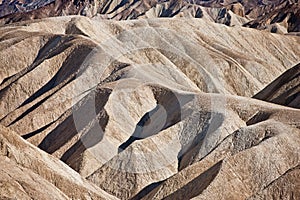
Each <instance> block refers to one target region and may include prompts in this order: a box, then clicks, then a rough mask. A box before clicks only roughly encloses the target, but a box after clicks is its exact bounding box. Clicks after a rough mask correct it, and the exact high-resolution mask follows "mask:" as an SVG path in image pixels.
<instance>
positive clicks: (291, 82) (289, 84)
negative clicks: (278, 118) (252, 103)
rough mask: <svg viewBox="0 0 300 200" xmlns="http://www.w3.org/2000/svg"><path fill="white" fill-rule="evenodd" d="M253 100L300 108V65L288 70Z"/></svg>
mask: <svg viewBox="0 0 300 200" xmlns="http://www.w3.org/2000/svg"><path fill="white" fill-rule="evenodd" d="M253 98H256V99H261V100H264V101H269V102H272V103H277V104H281V105H285V106H290V107H294V108H300V64H298V65H296V66H295V67H293V68H291V69H289V70H287V71H286V72H285V73H283V74H282V75H281V76H279V77H278V78H277V79H276V80H274V81H273V82H272V83H270V84H269V85H268V86H267V87H265V88H264V89H263V90H262V91H260V92H259V93H257V94H256V95H254V96H253Z"/></svg>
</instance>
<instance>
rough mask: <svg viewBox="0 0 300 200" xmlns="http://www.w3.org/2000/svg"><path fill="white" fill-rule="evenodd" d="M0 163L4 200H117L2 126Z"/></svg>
mask: <svg viewBox="0 0 300 200" xmlns="http://www.w3.org/2000/svg"><path fill="white" fill-rule="evenodd" d="M0 163H1V171H0V173H1V176H0V185H1V187H0V198H1V199H32V198H34V199H36V198H38V199H49V198H51V199H91V198H93V199H116V198H115V197H113V196H111V195H109V194H107V193H106V192H104V191H102V190H101V189H99V188H97V187H96V186H94V185H92V184H91V183H89V182H87V181H86V180H84V179H83V178H82V177H81V176H80V175H79V174H77V173H76V172H75V171H73V170H72V169H70V168H69V167H68V166H67V165H65V164H64V163H62V162H61V161H59V160H58V159H56V158H54V157H52V156H50V155H48V154H47V153H45V152H43V151H41V150H40V149H38V148H37V147H35V146H33V145H32V144H30V143H28V142H26V141H24V140H23V139H22V138H20V137H19V136H18V135H17V134H16V133H14V132H13V131H11V130H9V129H7V128H5V127H3V126H1V128H0Z"/></svg>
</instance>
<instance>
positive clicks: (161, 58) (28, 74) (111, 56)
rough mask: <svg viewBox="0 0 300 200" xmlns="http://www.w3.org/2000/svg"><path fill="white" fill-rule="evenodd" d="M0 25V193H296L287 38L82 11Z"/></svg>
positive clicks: (292, 62)
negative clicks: (106, 17)
mask: <svg viewBox="0 0 300 200" xmlns="http://www.w3.org/2000/svg"><path fill="white" fill-rule="evenodd" d="M112 3H113V2H111V4H110V5H113V4H112ZM217 3H218V2H215V4H216V5H217ZM172 5H173V4H172ZM172 5H169V6H172ZM241 5H242V4H241ZM173 6H174V5H173ZM239 6H240V5H239ZM239 6H237V7H236V6H233V7H232V8H230V9H232V10H233V12H235V13H236V15H238V16H240V17H243V16H244V11H241V10H239ZM108 7H110V6H108ZM216 7H217V6H216ZM152 8H154V7H153V6H152ZM107 9H109V8H107ZM213 9H222V8H213ZM206 11H207V13H209V12H210V10H209V9H207V10H206ZM112 12H115V11H112ZM247 12H248V11H247ZM247 12H246V13H247ZM183 13H184V12H183ZM195 13H197V11H196V12H195ZM246 13H245V14H246ZM222 15H223V14H222ZM224 16H226V13H225V14H224ZM0 36H1V38H0V60H1V65H2V67H1V69H0V124H1V125H2V126H1V132H0V150H1V156H0V162H1V166H4V168H3V169H1V176H0V177H1V178H0V180H1V184H2V186H1V189H0V197H1V198H24V199H25V198H28V199H30V198H33V197H34V198H38V199H49V197H48V196H49V195H48V194H53V197H54V198H57V199H114V198H119V199H192V198H195V199H224V198H225V199H263V198H267V199H268V198H273V197H274V198H281V197H282V196H283V197H284V198H286V199H299V197H300V195H299V191H300V190H299V166H300V160H299V158H300V155H299V153H300V151H299V146H300V145H299V144H300V137H299V135H300V130H299V129H300V124H299V122H300V111H299V109H297V108H299V106H298V103H297V102H299V61H300V45H299V43H300V38H299V37H298V36H292V35H279V34H271V33H268V32H262V31H258V30H255V29H248V28H244V27H240V26H236V27H228V26H224V25H221V24H217V23H214V22H212V20H211V18H206V17H202V18H200V19H195V18H189V19H187V18H179V17H175V18H172V19H170V18H169V19H165V18H164V19H162V18H149V19H139V20H124V21H113V20H99V17H95V18H93V19H90V18H87V17H82V16H81V17H80V16H64V17H55V18H47V19H39V20H33V21H25V22H19V23H14V24H12V25H5V26H2V27H0ZM287 88H288V89H287ZM253 96H254V98H251V97H253ZM25 140H27V141H25ZM29 142H30V143H31V144H30V143H29ZM63 162H64V163H65V164H64V163H63ZM2 175H3V176H2ZM38 185H39V186H40V187H38ZM41 186H44V187H42V188H41ZM51 199H53V198H51Z"/></svg>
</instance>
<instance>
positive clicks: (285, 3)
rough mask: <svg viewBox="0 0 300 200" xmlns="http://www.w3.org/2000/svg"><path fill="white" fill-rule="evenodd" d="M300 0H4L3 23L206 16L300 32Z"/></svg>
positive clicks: (0, 6)
mask: <svg viewBox="0 0 300 200" xmlns="http://www.w3.org/2000/svg"><path fill="white" fill-rule="evenodd" d="M299 13H300V12H299V4H298V0H275V1H256V0H255V1H253V0H241V1H236V0H226V1H220V0H211V1H204V0H203V1H202V0H196V1H191V0H164V1H161V0H139V1H133V0H124V1H119V0H101V1H93V0H92V1H87V0H80V1H78V0H72V1H62V0H41V1H36V0H27V1H25V2H23V1H22V0H20V1H19V0H14V1H11V0H5V1H3V2H2V3H1V2H0V24H8V23H13V22H18V21H24V20H29V19H40V18H46V17H55V16H65V15H83V16H88V17H93V16H98V18H100V19H114V20H128V19H144V18H157V17H187V18H207V19H210V20H211V21H214V22H216V23H221V24H225V25H228V26H242V25H243V26H247V27H251V28H257V29H264V30H268V31H271V32H273V33H287V32H299V30H300V25H299V18H300V17H299Z"/></svg>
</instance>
